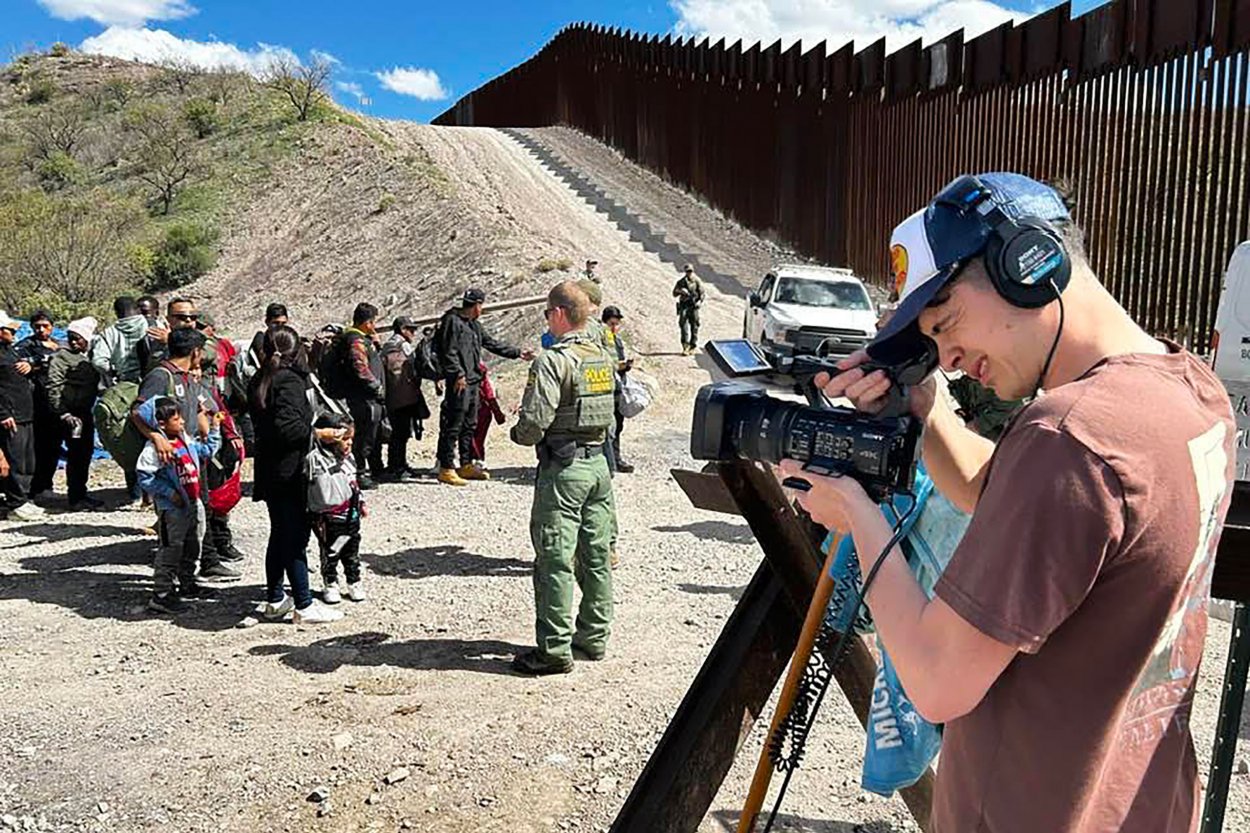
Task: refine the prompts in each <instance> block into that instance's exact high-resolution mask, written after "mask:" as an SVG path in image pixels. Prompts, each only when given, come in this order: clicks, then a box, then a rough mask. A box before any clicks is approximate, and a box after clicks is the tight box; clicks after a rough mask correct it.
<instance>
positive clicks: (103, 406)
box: [91, 382, 146, 472]
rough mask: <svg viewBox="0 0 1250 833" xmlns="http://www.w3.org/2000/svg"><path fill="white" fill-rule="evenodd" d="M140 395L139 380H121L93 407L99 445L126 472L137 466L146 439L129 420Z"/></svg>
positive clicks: (102, 395)
mask: <svg viewBox="0 0 1250 833" xmlns="http://www.w3.org/2000/svg"><path fill="white" fill-rule="evenodd" d="M138 398H139V383H138V382H118V383H117V384H115V385H113V386H112V387H111V388H109V389H108V390H106V391H104V393H102V394H101V395H100V399H99V401H97V402H96V404H95V407H94V408H93V409H92V411H91V414H92V416H93V417H94V418H95V430H96V434H97V435H98V436H99V437H100V445H101V446H103V447H104V450H105V451H107V452H108V453H109V454H111V455H112V456H113V459H114V460H116V461H117V464H118V465H119V466H121V467H122V471H125V472H132V471H134V470H135V464H136V463H138V462H139V455H140V454H141V453H143V446H144V444H145V442H146V441H145V440H144V439H143V435H142V434H140V433H139V429H138V428H136V427H135V425H134V423H133V422H131V421H130V409H131V408H132V407H134V404H135V400H136V399H138Z"/></svg>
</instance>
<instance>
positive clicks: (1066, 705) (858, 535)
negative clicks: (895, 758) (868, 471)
mask: <svg viewBox="0 0 1250 833" xmlns="http://www.w3.org/2000/svg"><path fill="white" fill-rule="evenodd" d="M891 261H892V263H893V268H894V273H895V279H896V282H897V285H898V287H899V293H900V304H899V309H898V311H897V312H896V313H895V315H894V316H893V318H892V319H891V320H890V321H889V323H888V324H887V325H886V327H885V328H884V329H883V330H882V331H881V332H880V333H879V335H878V337H877V338H876V340H875V341H874V342H873V343H872V344H871V345H870V346H869V348H868V350H867V355H870V356H871V357H872V358H873V359H875V360H876V361H878V362H881V363H883V364H886V365H896V364H899V363H905V362H909V361H917V360H919V361H923V360H924V356H926V355H927V354H931V353H929V351H935V353H936V356H937V362H940V364H941V366H942V368H943V369H944V370H946V371H963V372H964V373H966V374H968V375H969V376H971V377H972V378H973V379H975V380H976V381H978V382H980V383H982V384H984V385H986V386H988V387H990V388H992V389H993V390H994V392H995V393H996V394H997V395H998V396H999V397H1001V398H1003V399H1016V398H1020V397H1027V396H1031V395H1034V394H1036V393H1038V392H1039V391H1044V393H1042V394H1041V395H1039V396H1037V397H1036V398H1035V399H1034V400H1033V401H1032V402H1031V403H1029V404H1028V405H1026V406H1025V407H1024V408H1023V409H1022V410H1021V411H1020V412H1019V413H1018V414H1016V416H1015V417H1014V418H1013V419H1012V420H1011V422H1010V423H1009V424H1008V425H1007V427H1006V430H1005V431H1004V433H1003V436H1002V437H1001V439H1000V440H999V442H998V444H997V446H995V445H994V444H993V443H992V442H990V441H989V440H988V439H986V438H984V437H981V436H979V435H977V434H976V433H975V432H974V431H971V430H969V429H968V428H967V427H966V426H965V425H964V424H963V421H962V420H960V419H959V418H958V417H957V416H956V415H955V414H954V413H953V412H952V411H951V410H950V408H949V406H948V405H947V404H945V402H944V401H943V400H942V399H941V398H939V397H935V395H934V394H935V389H936V387H935V383H934V380H933V379H929V380H928V381H926V382H925V383H923V384H920V385H918V386H915V387H913V388H912V389H911V392H910V404H911V410H912V413H913V414H914V415H915V417H916V418H918V419H921V420H923V421H924V425H925V440H924V460H925V464H926V467H927V469H928V472H929V475H930V476H931V477H932V479H933V481H934V483H935V484H936V486H937V488H938V489H939V490H940V491H941V492H942V493H943V494H944V495H945V496H946V497H948V498H949V499H950V500H951V501H952V502H954V503H955V504H956V505H957V506H959V507H960V508H962V509H964V510H965V511H968V512H971V513H973V516H972V522H971V525H970V526H969V527H968V530H967V532H966V534H965V536H964V538H963V539H962V541H961V543H960V544H959V546H958V548H957V549H956V551H955V553H954V555H953V556H952V558H951V561H950V564H949V566H948V567H947V568H946V571H945V572H944V574H943V575H942V577H941V578H940V579H939V581H938V583H937V585H936V587H935V588H934V593H935V595H934V597H933V598H932V599H929V598H927V597H926V596H925V594H924V593H923V592H922V591H921V589H920V587H919V585H918V584H917V583H916V580H915V578H914V577H913V576H912V574H911V572H910V571H909V570H908V568H907V565H906V563H905V561H904V558H903V556H902V554H901V552H900V550H899V548H897V547H895V548H893V549H892V550H891V551H890V552H889V553H888V554H887V555H886V557H885V560H884V561H883V563H882V566H881V569H880V572H879V573H878V575H877V578H876V581H875V583H874V584H873V585H872V586H871V588H870V589H869V590H868V593H867V600H868V604H869V606H870V608H871V610H872V615H873V619H874V621H875V623H876V626H877V631H878V633H879V634H880V636H881V639H882V641H883V643H884V646H885V649H886V650H887V651H888V652H889V654H890V658H891V660H892V661H893V663H894V665H895V667H896V669H897V671H898V675H899V678H900V679H901V681H902V683H903V685H904V687H905V688H906V690H907V694H908V696H909V697H910V698H911V700H912V701H913V703H914V704H915V706H916V708H917V710H918V711H919V712H920V713H921V715H923V716H924V717H926V718H927V719H929V720H930V721H932V722H935V723H945V724H946V730H945V734H944V739H943V746H942V765H941V767H940V768H939V769H938V776H937V784H936V791H935V795H934V807H933V819H932V826H931V829H932V830H933V831H935V832H936V833H954V832H955V831H966V830H980V831H987V833H990V832H992V831H1007V830H1009V831H1011V833H1077V831H1079V832H1080V833H1085V832H1086V831H1089V832H1090V833H1092V831H1095V830H1098V831H1102V830H1131V831H1135V833H1137V832H1138V831H1141V832H1142V833H1145V832H1146V831H1150V832H1151V833H1154V832H1155V831H1158V833H1163V831H1191V830H1194V829H1196V824H1197V818H1198V813H1197V812H1196V809H1197V808H1196V800H1197V797H1198V795H1199V784H1198V778H1197V764H1196V760H1195V756H1194V749H1193V741H1192V738H1191V736H1190V731H1189V716H1190V709H1191V704H1192V700H1193V690H1194V684H1195V680H1196V675H1197V671H1198V664H1199V661H1200V659H1201V656H1202V647H1203V642H1204V640H1205V637H1206V613H1205V611H1206V603H1207V598H1208V595H1209V588H1210V576H1211V569H1212V565H1213V559H1214V552H1215V545H1216V539H1217V538H1218V533H1219V530H1220V529H1221V527H1222V524H1223V520H1224V516H1225V513H1226V512H1227V509H1228V503H1229V498H1230V496H1231V494H1232V477H1233V471H1234V462H1235V459H1236V458H1235V454H1234V449H1233V443H1234V439H1235V434H1236V427H1235V425H1234V422H1233V417H1232V414H1231V411H1230V407H1229V400H1228V395H1227V393H1226V392H1225V390H1224V388H1223V386H1222V385H1221V383H1220V381H1219V380H1218V379H1217V378H1216V377H1215V376H1214V375H1213V374H1212V373H1211V371H1210V370H1209V369H1208V368H1207V366H1206V365H1205V364H1204V363H1203V362H1202V361H1200V360H1199V359H1198V358H1197V357H1196V356H1193V355H1192V354H1190V353H1188V352H1186V351H1184V350H1183V349H1182V348H1181V347H1179V346H1178V345H1176V344H1173V343H1170V342H1164V341H1158V340H1156V339H1154V338H1152V337H1151V336H1150V335H1149V334H1148V333H1146V332H1144V331H1143V330H1142V329H1141V328H1140V327H1138V326H1137V324H1135V323H1134V322H1133V320H1132V319H1131V318H1130V317H1129V315H1128V314H1127V313H1126V312H1125V311H1124V309H1123V308H1121V307H1120V305H1119V304H1118V303H1117V302H1116V301H1115V299H1114V298H1113V297H1112V296H1111V294H1110V293H1109V292H1107V290H1106V289H1104V288H1103V286H1102V285H1101V284H1100V283H1099V281H1098V278H1097V276H1096V275H1095V274H1094V272H1093V269H1092V268H1091V266H1090V263H1089V261H1088V259H1087V258H1086V256H1085V253H1084V250H1083V246H1082V243H1081V235H1080V233H1079V232H1078V230H1077V229H1076V227H1075V226H1074V225H1073V223H1072V221H1071V218H1070V217H1069V215H1068V211H1067V209H1066V207H1065V204H1064V202H1063V200H1062V199H1061V198H1060V196H1059V195H1058V194H1057V193H1056V192H1055V191H1054V190H1052V189H1051V188H1049V187H1047V186H1045V185H1043V184H1041V183H1038V182H1036V181H1034V180H1031V179H1028V178H1027V177H1023V176H1020V175H1017V174H997V173H996V174H983V175H981V176H965V177H960V178H959V179H957V180H955V181H954V182H952V183H951V184H950V185H949V186H947V188H946V189H944V190H943V191H942V192H941V193H940V194H938V195H937V197H935V198H934V200H933V201H932V202H931V203H930V204H929V205H928V206H927V207H925V208H924V209H922V210H921V211H919V212H917V213H916V214H914V215H913V216H911V217H909V218H908V219H907V220H905V221H904V222H903V223H902V224H901V225H899V226H898V228H897V229H895V232H894V237H893V241H892V248H891ZM865 358H866V356H865V354H863V353H860V354H858V355H855V356H852V357H850V358H848V359H847V360H846V361H845V362H844V367H845V368H848V370H847V372H845V373H842V374H839V375H838V376H837V377H835V378H834V379H832V380H831V381H829V382H828V384H827V385H826V386H825V392H826V393H827V394H828V395H829V396H830V397H839V396H846V397H849V398H850V399H851V400H852V401H853V402H854V403H855V404H856V406H857V407H859V408H861V409H864V410H873V409H875V408H876V407H878V406H879V404H880V401H881V397H882V396H883V394H885V392H886V391H887V390H888V389H889V386H890V384H891V383H890V379H889V377H888V376H887V374H885V373H883V372H880V371H877V372H874V373H871V374H868V375H867V376H865V375H864V373H863V371H861V370H856V369H850V368H853V367H854V366H855V365H857V364H859V363H860V362H862V361H864V359H865ZM782 470H783V471H784V472H786V473H787V474H790V475H795V476H799V477H802V478H803V479H805V480H807V481H809V482H810V483H811V484H812V489H811V491H810V492H807V493H806V494H803V495H802V496H800V497H799V502H800V504H801V505H803V506H804V507H805V508H806V509H807V510H808V511H809V512H810V513H811V514H812V516H813V517H814V518H815V519H816V520H817V521H819V522H820V523H822V524H824V525H826V526H830V527H837V528H840V529H849V530H850V532H851V534H852V536H853V537H854V540H855V543H856V546H857V550H858V553H859V556H860V558H861V566H862V567H863V570H864V573H865V575H867V574H868V570H869V569H870V568H871V567H872V565H873V562H875V560H876V558H877V556H878V555H879V554H880V553H881V551H882V550H883V548H884V547H885V545H886V543H887V542H888V540H889V538H890V535H891V530H890V528H889V527H888V525H887V523H886V521H885V520H884V518H883V515H882V513H881V512H880V510H879V509H878V508H877V507H876V506H875V505H874V504H873V503H872V501H871V500H870V499H869V498H868V497H867V496H866V495H865V494H864V492H863V489H862V488H860V487H859V485H858V484H857V483H856V482H855V481H854V480H853V479H851V478H841V479H832V478H825V477H820V476H818V475H816V474H813V473H810V472H803V471H802V469H801V467H800V466H799V465H798V464H796V463H794V462H792V461H787V462H785V463H784V464H783V466H782ZM1006 764H1010V765H1009V766H1008V765H1006Z"/></svg>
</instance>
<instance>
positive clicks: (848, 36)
mask: <svg viewBox="0 0 1250 833" xmlns="http://www.w3.org/2000/svg"><path fill="white" fill-rule="evenodd" d="M671 5H672V7H673V10H674V11H676V12H677V15H678V21H677V27H676V30H677V33H678V34H679V35H682V36H690V35H693V36H696V37H703V36H705V35H706V36H709V37H711V38H712V39H713V40H716V39H718V38H721V37H724V38H726V40H727V42H728V43H733V42H734V41H735V40H737V39H738V38H741V39H742V41H743V44H744V45H746V46H750V45H751V44H752V43H754V42H755V41H757V40H759V41H762V42H763V44H764V45H765V46H768V45H770V44H771V43H772V42H774V41H776V40H777V39H778V38H780V39H781V40H782V42H783V43H782V45H783V48H784V47H788V46H789V45H790V44H791V43H793V42H794V41H795V40H802V41H803V48H804V49H810V48H811V47H813V46H815V45H816V44H818V43H820V42H821V41H825V42H826V46H827V48H828V50H829V51H833V50H835V49H838V48H840V47H841V46H842V45H843V44H845V43H846V42H847V41H849V40H854V41H855V48H856V50H860V49H863V48H864V47H866V46H869V45H870V44H872V43H874V42H875V41H876V40H877V39H878V38H880V37H881V36H882V35H884V36H885V38H886V49H887V51H891V52H892V51H894V50H895V49H898V48H900V47H903V46H906V45H907V44H909V43H911V42H912V41H914V40H915V39H916V38H924V41H925V43H935V42H936V41H938V40H941V39H942V38H944V37H946V36H947V35H949V34H951V33H952V32H954V31H955V30H956V29H960V28H962V29H963V30H964V37H965V39H968V40H970V39H972V38H974V37H976V36H977V35H979V34H981V33H983V32H986V31H988V30H989V29H993V28H994V27H995V26H998V25H1000V24H1002V23H1003V22H1005V21H1007V20H1010V19H1012V18H1015V19H1016V21H1017V22H1019V21H1021V20H1023V19H1025V18H1027V17H1030V16H1031V14H1032V13H1031V12H1022V11H1016V10H1013V9H1009V8H1007V7H1005V6H1003V5H1001V4H999V3H993V2H990V0H671Z"/></svg>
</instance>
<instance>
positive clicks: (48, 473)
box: [14, 309, 61, 500]
mask: <svg viewBox="0 0 1250 833" xmlns="http://www.w3.org/2000/svg"><path fill="white" fill-rule="evenodd" d="M30 329H31V334H30V335H28V336H26V338H24V339H22V340H21V341H19V342H18V343H17V344H16V346H15V347H14V350H16V352H17V357H18V359H20V360H21V361H23V362H25V363H26V364H27V365H29V366H30V372H29V374H27V378H28V379H30V383H31V385H32V386H33V389H34V405H35V418H34V420H33V421H32V422H31V426H32V427H33V428H34V431H35V472H34V475H33V476H32V477H31V480H30V497H31V500H36V499H38V498H39V496H40V495H42V494H43V493H44V492H48V491H51V490H52V478H53V476H54V475H55V474H56V469H57V465H58V464H59V463H60V460H61V431H60V427H59V426H58V425H57V422H56V417H55V415H54V414H53V413H52V407H51V406H50V405H49V404H48V367H49V366H50V365H51V364H52V357H53V356H54V355H56V353H57V351H58V350H60V349H61V344H60V342H58V341H57V340H56V339H55V338H53V336H52V315H51V313H49V312H48V311H47V310H42V309H37V310H35V311H34V312H32V313H31V314H30Z"/></svg>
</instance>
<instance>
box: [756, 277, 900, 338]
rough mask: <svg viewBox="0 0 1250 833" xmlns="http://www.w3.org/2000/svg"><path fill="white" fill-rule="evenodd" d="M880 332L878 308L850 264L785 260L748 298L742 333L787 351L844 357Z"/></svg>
mask: <svg viewBox="0 0 1250 833" xmlns="http://www.w3.org/2000/svg"><path fill="white" fill-rule="evenodd" d="M876 334H877V311H876V309H875V307H874V306H873V303H872V298H871V297H869V295H868V290H867V289H866V288H865V287H864V284H863V282H862V281H861V280H860V279H859V278H857V277H855V275H854V273H852V272H851V270H850V269H833V268H828V267H824V266H805V265H795V264H783V265H781V266H778V267H777V268H775V269H773V270H772V271H771V272H769V273H768V274H767V275H765V276H764V279H763V280H762V281H760V285H759V288H758V289H756V290H755V291H754V292H752V293H751V294H750V295H749V296H748V297H747V310H746V318H745V320H744V321H743V324H742V337H743V338H746V339H749V340H750V341H753V342H755V343H756V344H759V345H761V346H763V347H766V348H768V349H770V350H774V351H777V352H780V353H784V354H792V353H795V352H797V353H800V354H812V353H817V352H821V353H824V354H826V355H832V356H844V355H846V354H848V353H851V352H854V351H855V350H858V349H859V348H860V347H863V346H864V345H865V344H867V343H868V342H869V341H871V340H872V337H873V336H875V335H876Z"/></svg>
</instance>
